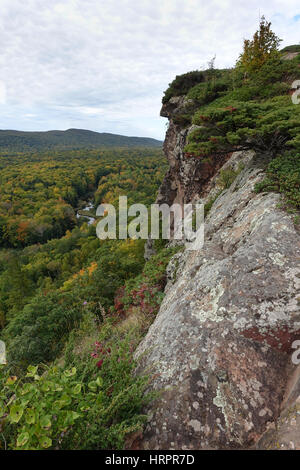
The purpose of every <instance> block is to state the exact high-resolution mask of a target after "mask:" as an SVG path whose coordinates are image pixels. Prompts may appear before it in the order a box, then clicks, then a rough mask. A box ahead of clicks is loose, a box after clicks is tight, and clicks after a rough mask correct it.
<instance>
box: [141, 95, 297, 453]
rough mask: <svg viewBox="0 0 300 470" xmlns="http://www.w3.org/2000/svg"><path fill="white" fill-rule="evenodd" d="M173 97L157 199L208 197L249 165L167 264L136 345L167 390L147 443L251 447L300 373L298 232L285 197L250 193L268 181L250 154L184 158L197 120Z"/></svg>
mask: <svg viewBox="0 0 300 470" xmlns="http://www.w3.org/2000/svg"><path fill="white" fill-rule="evenodd" d="M173 101H174V99H173ZM175 101H176V103H175V102H172V103H168V104H167V106H168V109H167V110H166V109H164V108H163V115H168V117H169V119H170V120H171V122H170V126H169V129H168V131H167V136H166V141H165V144H164V150H165V153H166V156H167V158H168V160H169V162H170V169H169V172H168V173H167V175H166V178H165V180H164V182H163V184H162V187H161V189H160V192H159V196H158V199H157V201H158V202H159V203H163V202H165V203H168V204H172V203H173V202H179V203H185V202H191V201H193V202H194V201H200V202H204V203H205V202H207V201H208V200H209V199H210V198H212V197H215V195H216V194H218V188H217V186H218V177H219V174H220V170H221V169H222V168H223V170H224V169H226V168H228V167H231V168H234V169H236V168H237V165H239V164H240V163H242V167H240V171H239V174H238V176H237V177H236V179H235V180H234V181H233V182H232V184H231V185H230V187H229V188H226V189H224V190H222V191H221V193H220V194H219V195H218V197H217V198H216V199H215V201H214V203H213V204H212V207H211V209H210V212H209V214H208V216H207V218H206V221H205V222H206V223H205V244H204V247H203V249H202V250H199V251H191V252H187V251H186V252H183V253H179V254H176V255H175V257H174V258H173V259H172V260H171V262H170V264H169V266H168V269H167V277H168V283H167V287H166V295H165V298H164V300H163V303H162V305H161V308H160V311H159V313H158V315H157V318H156V320H155V321H154V323H153V324H152V326H151V327H150V329H149V331H148V333H147V335H146V337H145V338H144V340H143V341H142V343H141V344H140V346H139V348H138V350H137V352H136V357H137V358H139V369H138V370H140V371H145V370H148V371H149V370H150V371H151V374H152V377H153V378H152V381H151V387H152V388H154V389H156V390H159V391H160V392H161V393H160V397H159V398H158V400H157V401H156V402H155V403H154V404H152V405H150V408H149V409H148V410H147V411H148V412H149V420H148V422H147V425H146V427H145V430H144V434H143V438H142V441H141V447H143V448H145V449H172V448H173V449H174V448H176V449H221V448H225V449H230V448H251V447H253V446H255V444H256V443H257V442H259V440H260V439H262V435H263V434H264V432H265V431H266V430H267V429H269V428H270V426H271V425H272V423H275V422H276V420H277V419H278V418H279V416H280V413H281V411H282V410H281V405H282V402H283V398H284V394H285V391H286V386H287V382H288V377H289V376H290V375H291V374H292V372H293V364H292V362H291V352H292V349H291V345H292V343H293V341H294V340H295V339H299V337H300V311H299V304H298V302H297V300H296V299H297V297H299V294H300V285H299V279H300V265H299V259H300V236H299V232H298V231H297V229H296V228H295V226H294V223H293V217H292V216H291V215H289V214H288V213H286V212H284V211H283V210H282V209H280V208H279V207H278V203H279V200H280V196H279V195H278V194H274V193H260V194H257V193H256V192H255V191H254V187H255V184H256V183H258V182H260V181H261V180H262V179H263V177H264V172H263V169H262V167H261V166H260V165H259V164H258V162H259V158H258V157H259V156H258V155H256V154H255V153H254V152H252V151H247V152H236V153H233V154H232V155H228V156H226V158H225V157H223V159H217V160H216V161H215V162H214V165H212V166H211V168H210V169H208V168H205V166H203V165H201V162H199V160H197V159H189V158H188V157H186V156H185V153H184V146H185V142H186V136H187V134H188V132H189V128H180V126H178V125H176V124H175V123H174V122H173V120H172V116H173V115H174V112H175V110H176V105H179V106H182V99H181V98H180V99H178V98H176V100H175ZM165 106H166V105H165ZM297 412H298V413H299V411H297ZM296 421H297V420H296ZM297 422H298V421H297ZM296 424H297V423H296ZM298 424H299V423H298ZM298 424H297V425H298ZM298 429H299V427H298Z"/></svg>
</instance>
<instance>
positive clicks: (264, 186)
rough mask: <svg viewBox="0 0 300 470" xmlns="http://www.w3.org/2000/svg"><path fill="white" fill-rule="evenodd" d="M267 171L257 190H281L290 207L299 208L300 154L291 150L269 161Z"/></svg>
mask: <svg viewBox="0 0 300 470" xmlns="http://www.w3.org/2000/svg"><path fill="white" fill-rule="evenodd" d="M266 173H267V176H266V178H265V179H264V180H263V181H261V182H260V183H258V184H257V185H256V187H255V190H256V192H261V191H276V192H279V193H281V194H282V195H283V196H284V201H285V204H286V206H287V207H288V208H290V209H294V210H299V209H300V154H299V153H295V152H290V153H286V154H284V155H282V156H279V157H277V158H275V159H274V160H272V161H271V162H270V163H269V165H268V168H267V171H266Z"/></svg>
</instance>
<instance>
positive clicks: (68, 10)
mask: <svg viewBox="0 0 300 470" xmlns="http://www.w3.org/2000/svg"><path fill="white" fill-rule="evenodd" d="M259 11H260V13H261V14H264V15H265V16H266V17H267V19H268V20H270V21H272V24H273V30H274V31H275V32H276V33H277V34H278V35H279V36H280V37H281V38H282V39H283V42H282V47H283V46H285V45H289V44H298V43H299V42H300V31H299V30H300V3H299V0H297V1H296V0H285V1H276V0H275V1H274V0H272V1H270V0H253V1H251V0H249V1H247V2H245V0H236V1H235V0H179V1H177V0H51V1H49V0H0V44H1V48H0V128H1V129H17V130H32V131H33V130H49V129H68V128H70V127H76V128H81V129H91V130H95V131H99V132H112V133H117V134H124V135H136V136H149V137H155V138H161V139H162V138H163V136H164V132H165V120H164V119H163V118H160V117H159V111H160V107H161V97H162V94H163V91H164V90H165V89H166V88H167V86H168V83H169V82H170V81H172V80H173V78H174V77H175V75H177V74H181V73H184V72H187V71H190V70H195V69H202V68H206V67H207V62H208V61H209V60H210V59H211V58H212V57H213V56H214V55H215V54H216V67H228V66H232V65H234V63H235V61H236V59H237V57H238V55H239V53H240V52H241V49H242V41H243V38H248V37H251V36H252V35H253V33H254V32H255V30H256V29H257V26H258V18H259Z"/></svg>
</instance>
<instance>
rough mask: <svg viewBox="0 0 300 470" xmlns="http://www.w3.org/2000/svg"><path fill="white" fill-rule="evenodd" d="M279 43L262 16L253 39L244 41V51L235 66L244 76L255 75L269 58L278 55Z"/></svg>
mask: <svg viewBox="0 0 300 470" xmlns="http://www.w3.org/2000/svg"><path fill="white" fill-rule="evenodd" d="M280 42H281V39H279V37H278V36H276V34H275V33H274V32H273V31H272V30H271V23H270V22H268V21H267V20H266V19H265V17H264V16H263V17H262V18H261V21H260V24H259V29H258V30H257V31H256V32H255V33H254V36H253V39H252V40H250V39H245V40H244V50H243V52H242V54H241V55H240V58H239V60H238V63H237V65H238V66H239V67H241V68H242V69H243V71H244V72H245V73H246V74H249V75H251V74H253V73H255V72H256V71H257V70H259V69H260V67H261V66H262V65H263V64H264V63H265V62H266V61H267V60H268V59H270V57H271V56H273V55H276V54H278V47H279V44H280Z"/></svg>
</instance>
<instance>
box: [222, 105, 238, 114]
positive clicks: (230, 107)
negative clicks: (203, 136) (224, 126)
mask: <svg viewBox="0 0 300 470" xmlns="http://www.w3.org/2000/svg"><path fill="white" fill-rule="evenodd" d="M225 109H226V111H229V112H230V113H233V112H234V111H236V110H237V108H234V107H233V106H226V108H225Z"/></svg>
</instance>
